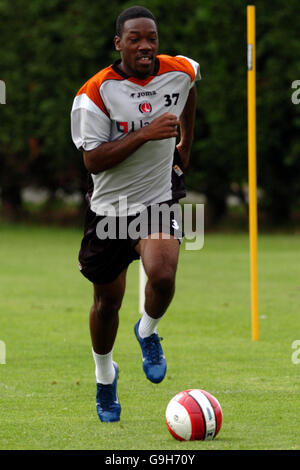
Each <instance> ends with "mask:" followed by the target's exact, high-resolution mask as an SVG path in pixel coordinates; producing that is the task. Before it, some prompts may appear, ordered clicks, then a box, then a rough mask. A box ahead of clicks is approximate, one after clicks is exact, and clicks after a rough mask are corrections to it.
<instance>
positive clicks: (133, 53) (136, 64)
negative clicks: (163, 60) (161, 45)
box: [115, 18, 158, 78]
mask: <svg viewBox="0 0 300 470" xmlns="http://www.w3.org/2000/svg"><path fill="white" fill-rule="evenodd" d="M115 47H116V50H117V51H119V52H120V54H121V64H120V67H121V68H122V70H123V71H124V72H125V73H126V74H127V75H130V76H136V77H141V78H145V77H148V76H149V75H152V74H153V72H154V67H155V57H156V54H157V50H158V33H157V28H156V24H155V22H154V21H153V20H151V19H150V18H135V19H131V20H127V21H125V23H124V25H123V31H122V35H121V37H119V36H116V37H115Z"/></svg>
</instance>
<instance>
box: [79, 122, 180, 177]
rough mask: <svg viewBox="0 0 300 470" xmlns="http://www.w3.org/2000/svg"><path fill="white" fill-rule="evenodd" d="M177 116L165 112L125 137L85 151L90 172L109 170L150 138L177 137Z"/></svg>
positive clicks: (84, 155) (85, 160)
mask: <svg viewBox="0 0 300 470" xmlns="http://www.w3.org/2000/svg"><path fill="white" fill-rule="evenodd" d="M178 124H179V122H178V120H177V117H176V116H175V115H174V114H171V113H165V114H163V115H162V116H159V117H158V118H156V119H154V120H153V121H152V122H151V123H150V124H149V125H148V126H145V127H142V128H141V129H138V130H137V131H134V132H130V133H129V134H127V135H126V136H125V137H124V138H123V139H119V140H115V141H113V142H105V143H103V144H100V145H99V146H98V147H96V148H95V149H93V150H89V151H84V152H83V158H84V164H85V166H86V168H87V170H88V171H89V172H90V173H93V174H97V173H100V172H101V171H105V170H108V169H109V168H112V167H114V166H115V165H117V164H118V163H121V162H122V161H123V160H126V158H128V157H130V155H132V154H133V153H134V152H135V151H136V150H137V149H138V148H139V147H141V145H143V144H145V143H146V142H148V141H149V140H161V139H169V138H171V137H177V134H178V132H177V126H178Z"/></svg>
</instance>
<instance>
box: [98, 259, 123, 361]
mask: <svg viewBox="0 0 300 470" xmlns="http://www.w3.org/2000/svg"><path fill="white" fill-rule="evenodd" d="M126 272H127V268H126V269H124V271H122V272H121V274H120V275H119V276H118V277H117V279H116V280H115V281H113V282H111V283H109V284H101V285H100V284H94V303H93V305H92V308H91V311H90V332H91V339H92V345H93V350H94V351H95V352H96V353H97V354H107V353H109V352H110V351H111V350H112V348H113V345H114V342H115V339H116V334H117V330H118V326H119V309H120V307H121V304H122V300H123V296H124V292H125V281H126Z"/></svg>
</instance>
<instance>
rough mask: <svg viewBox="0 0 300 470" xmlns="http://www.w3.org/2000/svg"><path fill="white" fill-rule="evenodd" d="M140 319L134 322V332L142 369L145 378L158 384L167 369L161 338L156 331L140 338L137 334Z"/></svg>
mask: <svg viewBox="0 0 300 470" xmlns="http://www.w3.org/2000/svg"><path fill="white" fill-rule="evenodd" d="M140 321H141V320H139V321H138V322H137V323H136V325H135V327H134V332H135V336H136V338H137V340H138V342H139V343H140V346H141V350H142V356H143V369H144V372H145V374H146V377H147V379H149V380H150V381H151V382H153V383H156V384H158V383H159V382H161V381H162V380H163V379H164V377H165V375H166V371H167V362H166V358H165V356H164V353H163V350H162V347H161V344H160V340H161V339H162V338H159V336H158V334H157V333H153V334H152V335H151V336H147V337H146V338H141V337H140V335H139V324H140Z"/></svg>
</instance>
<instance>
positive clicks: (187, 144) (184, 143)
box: [177, 85, 197, 168]
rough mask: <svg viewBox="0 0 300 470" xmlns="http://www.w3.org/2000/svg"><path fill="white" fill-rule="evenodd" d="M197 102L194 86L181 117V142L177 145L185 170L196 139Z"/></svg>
mask: <svg viewBox="0 0 300 470" xmlns="http://www.w3.org/2000/svg"><path fill="white" fill-rule="evenodd" d="M196 101H197V90H196V86H195V85H194V86H193V87H192V88H191V89H190V92H189V96H188V99H187V101H186V104H185V107H184V109H183V111H182V114H181V116H180V142H179V143H178V145H177V150H178V152H179V154H180V157H181V160H182V163H183V166H184V168H186V167H187V166H188V164H189V160H190V153H191V148H192V143H193V138H194V126H195V113H196Z"/></svg>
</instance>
